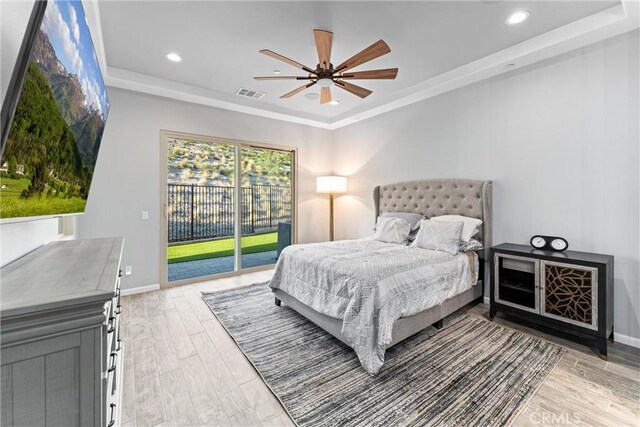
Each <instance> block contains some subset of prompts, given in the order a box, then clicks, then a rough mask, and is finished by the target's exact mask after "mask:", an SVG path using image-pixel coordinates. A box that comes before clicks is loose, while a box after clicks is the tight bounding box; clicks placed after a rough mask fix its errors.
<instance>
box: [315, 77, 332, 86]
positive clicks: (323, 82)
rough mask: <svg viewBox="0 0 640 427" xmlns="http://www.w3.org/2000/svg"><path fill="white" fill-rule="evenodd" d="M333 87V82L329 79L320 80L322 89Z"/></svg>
mask: <svg viewBox="0 0 640 427" xmlns="http://www.w3.org/2000/svg"><path fill="white" fill-rule="evenodd" d="M332 85H333V80H331V79H329V78H326V77H325V78H322V79H318V86H320V87H331V86H332Z"/></svg>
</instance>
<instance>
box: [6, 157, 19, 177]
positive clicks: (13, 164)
mask: <svg viewBox="0 0 640 427" xmlns="http://www.w3.org/2000/svg"><path fill="white" fill-rule="evenodd" d="M7 172H9V176H10V177H12V178H14V177H15V175H16V173H17V172H18V161H17V160H16V156H11V157H10V158H9V165H8V166H7Z"/></svg>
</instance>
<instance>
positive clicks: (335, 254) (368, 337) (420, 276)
mask: <svg viewBox="0 0 640 427" xmlns="http://www.w3.org/2000/svg"><path fill="white" fill-rule="evenodd" d="M477 271H478V259H477V256H476V255H475V253H470V254H463V253H460V254H456V255H451V254H447V253H444V252H439V251H430V250H426V249H421V248H416V247H411V246H404V245H395V244H389V243H382V242H378V241H375V240H372V239H363V240H346V241H339V242H327V243H318V244H306V245H294V246H290V247H288V248H286V249H285V250H284V251H283V253H282V254H281V256H280V259H279V260H278V264H277V265H276V271H275V274H274V276H273V278H272V280H271V282H270V286H271V288H272V289H274V290H275V289H280V290H282V291H284V292H286V293H287V294H289V295H291V296H292V297H293V298H295V299H296V300H298V301H300V302H301V303H303V304H305V305H307V306H309V307H310V308H312V309H313V310H315V311H317V312H318V313H321V314H323V315H325V316H329V317H332V318H336V319H340V320H341V321H342V331H341V334H342V336H343V337H344V339H345V341H346V343H347V344H348V345H350V346H351V347H352V348H353V349H354V350H355V352H356V354H357V355H358V358H359V360H360V362H361V364H362V366H363V367H364V369H365V370H367V372H369V373H371V374H374V373H376V372H377V371H378V370H379V369H380V367H381V366H382V364H383V363H384V353H385V348H386V347H387V346H388V344H389V343H391V341H392V331H393V325H394V323H395V322H396V320H398V319H399V318H401V317H408V316H411V315H414V314H417V313H419V312H422V311H424V310H427V309H429V308H431V307H434V306H437V305H440V304H442V302H443V301H445V300H447V299H449V298H452V297H454V296H456V295H459V294H462V293H463V292H465V291H467V290H469V289H471V288H472V287H473V286H474V285H475V283H476V279H477V278H476V272H477Z"/></svg>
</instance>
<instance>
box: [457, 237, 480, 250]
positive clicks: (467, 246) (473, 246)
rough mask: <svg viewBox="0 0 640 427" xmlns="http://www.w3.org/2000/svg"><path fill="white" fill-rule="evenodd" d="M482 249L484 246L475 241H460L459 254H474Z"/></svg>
mask: <svg viewBox="0 0 640 427" xmlns="http://www.w3.org/2000/svg"><path fill="white" fill-rule="evenodd" d="M482 249H484V246H482V243H480V242H478V241H477V240H476V239H471V240H469V241H468V242H463V241H462V240H461V241H460V252H475V251H480V250H482Z"/></svg>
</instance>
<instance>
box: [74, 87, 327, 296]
mask: <svg viewBox="0 0 640 427" xmlns="http://www.w3.org/2000/svg"><path fill="white" fill-rule="evenodd" d="M108 94H109V100H110V101H111V109H110V112H109V118H108V121H107V126H106V128H105V133H104V137H103V140H102V146H101V149H100V156H99V157H98V162H97V165H96V170H95V175H94V179H93V183H92V186H91V192H90V194H89V200H88V202H87V208H86V211H85V214H84V215H82V216H81V217H79V221H78V222H79V230H78V237H79V238H81V239H82V238H90V237H101V236H124V237H125V244H124V253H123V260H122V261H123V265H131V266H132V267H133V274H132V275H131V276H126V277H125V280H124V281H123V288H132V287H138V286H146V285H152V284H157V283H159V282H160V277H159V269H160V266H159V252H158V250H159V248H160V130H161V129H164V130H172V131H180V132H189V133H194V134H200V135H211V136H218V137H224V138H234V139H241V140H248V141H256V142H265V143H270V144H283V145H291V146H297V147H298V149H299V151H298V155H299V160H298V168H299V171H298V177H299V190H298V196H299V197H298V202H299V206H298V214H299V217H300V220H299V227H298V233H299V234H298V237H299V241H300V242H315V241H320V240H325V239H326V238H327V235H328V215H327V212H328V210H327V201H326V200H324V199H323V198H322V197H319V196H318V195H317V194H315V175H318V174H323V173H328V172H330V169H331V160H332V155H331V154H332V153H331V134H330V132H329V131H326V130H322V129H317V128H312V127H308V126H302V125H296V124H292V123H287V122H282V121H277V120H271V119H265V118H261V117H256V116H251V115H247V114H239V113H235V112H231V111H226V110H221V109H217V108H209V107H204V106H200V105H195V104H188V103H183V102H178V101H172V100H168V99H165V98H159V97H154V96H149V95H142V94H138V93H134V92H129V91H124V90H120V89H115V88H108ZM143 210H146V211H149V215H150V218H149V220H147V221H143V220H141V212H142V211H143Z"/></svg>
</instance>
